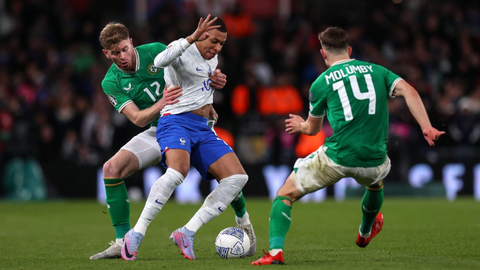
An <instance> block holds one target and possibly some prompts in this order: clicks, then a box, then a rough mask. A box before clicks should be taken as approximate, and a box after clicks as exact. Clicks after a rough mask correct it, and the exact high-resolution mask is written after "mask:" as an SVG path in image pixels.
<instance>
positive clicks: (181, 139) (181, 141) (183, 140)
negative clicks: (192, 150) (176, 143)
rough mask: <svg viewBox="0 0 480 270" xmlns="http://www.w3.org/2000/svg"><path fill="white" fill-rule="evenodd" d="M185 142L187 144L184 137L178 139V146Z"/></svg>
mask: <svg viewBox="0 0 480 270" xmlns="http://www.w3.org/2000/svg"><path fill="white" fill-rule="evenodd" d="M186 142H187V141H186V140H185V138H184V137H181V138H180V144H181V145H185V143H186Z"/></svg>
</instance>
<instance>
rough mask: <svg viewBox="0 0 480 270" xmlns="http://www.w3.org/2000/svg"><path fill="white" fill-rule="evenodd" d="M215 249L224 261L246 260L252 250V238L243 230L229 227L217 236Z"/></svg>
mask: <svg viewBox="0 0 480 270" xmlns="http://www.w3.org/2000/svg"><path fill="white" fill-rule="evenodd" d="M215 249H216V250H217V254H218V256H220V257H221V258H222V259H232V258H244V257H245V255H246V254H247V252H248V250H249V249H250V238H248V235H247V234H246V233H245V232H244V231H243V230H242V229H240V228H236V227H228V228H225V229H223V230H222V231H221V232H220V233H219V234H218V235H217V239H215Z"/></svg>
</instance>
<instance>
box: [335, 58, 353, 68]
mask: <svg viewBox="0 0 480 270" xmlns="http://www.w3.org/2000/svg"><path fill="white" fill-rule="evenodd" d="M353 60H355V59H354V58H352V59H344V60H340V61H337V62H335V63H333V64H332V65H331V66H332V67H333V66H335V65H340V64H343V63H347V62H350V61H353Z"/></svg>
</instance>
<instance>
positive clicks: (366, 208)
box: [360, 186, 383, 236]
mask: <svg viewBox="0 0 480 270" xmlns="http://www.w3.org/2000/svg"><path fill="white" fill-rule="evenodd" d="M382 204H383V186H382V187H381V188H379V189H371V188H367V190H366V191H365V195H363V200H362V213H363V217H362V224H361V225H360V233H361V234H362V236H364V235H369V234H370V231H371V230H372V226H373V223H374V222H375V218H376V217H377V214H378V212H380V208H381V207H382Z"/></svg>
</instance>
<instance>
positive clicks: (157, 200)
mask: <svg viewBox="0 0 480 270" xmlns="http://www.w3.org/2000/svg"><path fill="white" fill-rule="evenodd" d="M155 202H156V203H158V204H160V205H164V203H161V202H159V201H158V199H156V200H155Z"/></svg>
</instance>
